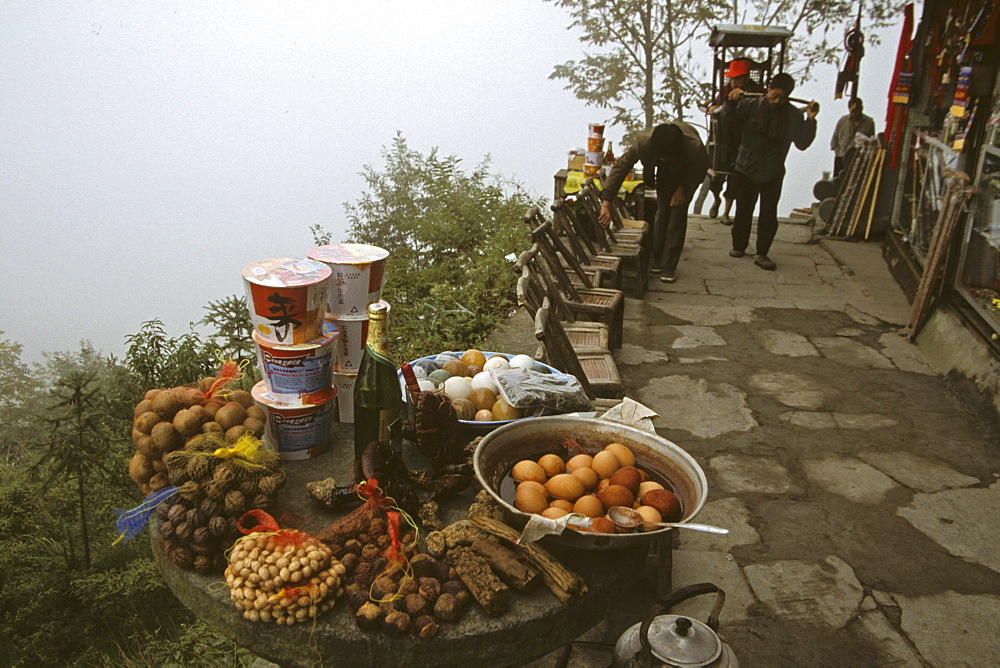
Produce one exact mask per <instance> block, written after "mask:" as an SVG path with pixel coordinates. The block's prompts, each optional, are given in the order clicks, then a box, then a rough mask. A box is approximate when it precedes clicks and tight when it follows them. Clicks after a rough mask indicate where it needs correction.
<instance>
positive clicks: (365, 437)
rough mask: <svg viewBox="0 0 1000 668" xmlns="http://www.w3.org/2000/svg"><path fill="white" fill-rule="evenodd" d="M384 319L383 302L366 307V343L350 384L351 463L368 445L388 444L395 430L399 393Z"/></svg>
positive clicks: (386, 316) (385, 318)
mask: <svg viewBox="0 0 1000 668" xmlns="http://www.w3.org/2000/svg"><path fill="white" fill-rule="evenodd" d="M387 319H388V307H387V305H386V304H385V302H375V303H373V304H369V305H368V340H367V342H366V343H365V354H364V356H363V357H362V358H361V365H360V366H359V367H358V377H357V379H356V380H355V383H354V459H355V462H360V460H361V454H362V453H363V452H364V451H365V448H367V447H368V444H369V443H371V442H372V441H385V442H386V443H389V442H391V440H392V429H393V428H398V427H396V426H395V425H397V423H398V422H399V419H400V413H401V407H402V389H401V388H400V386H399V377H398V376H397V375H396V363H395V362H393V361H392V353H391V352H390V350H389V334H388V328H387ZM358 470H360V469H358Z"/></svg>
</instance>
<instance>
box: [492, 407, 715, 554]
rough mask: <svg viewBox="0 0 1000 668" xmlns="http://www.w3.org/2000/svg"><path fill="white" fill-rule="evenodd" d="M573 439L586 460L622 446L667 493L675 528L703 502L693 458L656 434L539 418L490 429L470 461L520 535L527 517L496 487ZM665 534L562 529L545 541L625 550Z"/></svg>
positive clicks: (702, 481)
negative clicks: (677, 508) (674, 504)
mask: <svg viewBox="0 0 1000 668" xmlns="http://www.w3.org/2000/svg"><path fill="white" fill-rule="evenodd" d="M566 438H573V439H575V440H576V442H577V443H579V444H580V445H581V446H582V447H583V449H584V450H585V451H587V452H588V453H590V454H593V453H596V452H599V451H600V450H603V449H604V446H606V445H607V444H608V443H613V442H618V443H622V444H624V445H625V446H627V447H628V448H629V449H630V450H631V451H632V453H633V454H634V455H635V459H636V466H637V467H639V468H641V469H644V470H645V471H647V472H648V473H649V474H650V477H651V478H652V479H654V480H656V479H659V481H660V482H665V483H667V485H668V486H669V487H671V488H672V489H673V492H674V493H675V494H676V495H677V498H678V499H679V500H680V502H681V509H682V512H683V514H682V517H681V520H680V521H681V522H690V521H691V520H692V519H694V517H695V516H696V515H697V514H698V512H699V511H701V508H702V506H704V505H705V500H706V498H707V497H708V481H707V479H706V478H705V472H704V471H703V470H702V468H701V466H699V465H698V462H696V461H695V460H694V458H693V457H692V456H691V455H689V454H688V453H687V452H685V451H684V450H683V449H681V448H680V447H679V446H678V445H676V444H675V443H673V442H671V441H668V440H667V439H665V438H662V437H660V436H657V435H656V434H653V433H650V432H648V431H645V430H642V429H639V428H637V427H631V426H629V425H625V424H619V423H617V422H609V421H605V420H598V419H594V418H585V417H578V416H559V415H555V416H543V417H537V418H534V419H532V420H517V421H513V422H511V423H510V424H507V425H504V426H502V427H500V428H499V429H496V430H494V431H492V432H490V433H489V434H487V435H486V436H485V437H483V440H482V441H480V442H479V445H478V446H476V450H475V452H474V453H473V455H472V464H473V467H474V468H475V473H476V478H478V479H479V483H480V484H481V485H482V486H483V488H484V489H485V490H486V491H487V492H489V493H490V495H491V496H492V497H493V498H494V499H495V500H496V501H497V502H498V503H499V504H500V505H502V506H503V507H504V508H505V509H506V510H507V511H508V513H509V514H510V517H511V524H512V525H513V526H514V527H516V528H518V529H521V528H523V527H524V524H525V523H526V522H527V521H528V518H529V517H530V515H529V514H528V513H524V512H521V511H520V510H518V509H517V508H515V507H514V506H513V505H512V504H511V503H508V502H507V501H506V500H505V499H504V498H503V496H502V494H501V486H502V484H503V482H504V480H505V479H506V478H507V475H508V473H509V472H510V470H511V468H513V466H514V464H516V463H517V462H519V461H521V460H522V459H534V460H537V459H538V457H540V456H541V455H543V454H547V453H550V452H555V453H558V454H560V455H562V454H564V453H565V450H564V448H563V447H562V441H563V439H566ZM668 531H673V529H670V528H661V529H656V530H654V531H645V532H641V533H625V534H599V533H590V532H582V531H576V530H573V529H566V530H565V531H564V532H563V533H562V535H559V536H545V537H544V538H542V541H543V542H550V541H551V542H556V543H561V544H563V545H566V546H570V547H577V548H581V549H587V550H611V549H626V548H630V547H633V546H636V545H638V544H639V543H644V542H649V541H651V540H653V539H655V538H657V537H659V536H662V535H664V534H665V533H666V532H668Z"/></svg>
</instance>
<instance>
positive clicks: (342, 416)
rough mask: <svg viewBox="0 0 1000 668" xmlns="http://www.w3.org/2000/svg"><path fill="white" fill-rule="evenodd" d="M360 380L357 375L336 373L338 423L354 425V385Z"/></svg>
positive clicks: (336, 414) (334, 380)
mask: <svg viewBox="0 0 1000 668" xmlns="http://www.w3.org/2000/svg"><path fill="white" fill-rule="evenodd" d="M357 380H358V375H357V374H356V373H334V374H333V384H334V385H335V386H336V388H337V412H336V413H335V418H336V420H337V422H347V423H349V424H353V423H354V383H355V382H356V381H357Z"/></svg>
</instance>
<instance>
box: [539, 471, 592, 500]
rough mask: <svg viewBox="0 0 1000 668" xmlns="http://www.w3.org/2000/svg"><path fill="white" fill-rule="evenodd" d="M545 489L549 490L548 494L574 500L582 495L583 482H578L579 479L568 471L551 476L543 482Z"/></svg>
mask: <svg viewBox="0 0 1000 668" xmlns="http://www.w3.org/2000/svg"><path fill="white" fill-rule="evenodd" d="M545 489H547V490H548V491H549V495H550V496H553V497H555V498H557V499H567V500H569V501H576V500H577V499H579V498H580V497H581V496H583V491H584V490H583V483H582V482H580V479H579V478H577V477H575V476H573V475H572V474H570V473H560V474H559V475H555V476H552V478H550V479H549V481H548V482H546V483H545Z"/></svg>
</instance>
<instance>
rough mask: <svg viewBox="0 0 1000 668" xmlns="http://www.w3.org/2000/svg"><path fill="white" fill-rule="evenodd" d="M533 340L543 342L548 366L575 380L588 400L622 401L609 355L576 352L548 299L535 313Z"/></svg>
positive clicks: (614, 368) (617, 375)
mask: <svg viewBox="0 0 1000 668" xmlns="http://www.w3.org/2000/svg"><path fill="white" fill-rule="evenodd" d="M535 338H537V339H538V340H539V341H541V342H542V345H543V346H544V348H545V355H546V358H547V359H548V360H549V363H550V364H551V365H552V366H554V367H556V368H557V369H559V370H560V371H563V372H565V373H568V374H572V375H574V376H576V377H577V379H579V381H580V384H581V385H583V390H584V392H586V393H587V396H588V397H590V398H591V399H595V398H605V399H621V398H622V397H624V396H625V387H624V386H623V385H622V381H621V377H620V376H619V374H618V367H617V366H616V365H615V360H614V358H613V357H612V356H611V353H609V352H607V351H605V352H577V351H575V350H574V349H573V347H572V346H571V345H570V342H569V339H567V338H566V334H565V332H564V331H563V328H562V323H561V322H559V319H558V317H557V316H556V315H555V311H554V310H553V306H552V302H551V301H550V300H549V298H548V297H545V298H544V299H543V300H542V304H541V306H540V307H539V309H538V311H537V312H536V313H535Z"/></svg>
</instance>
